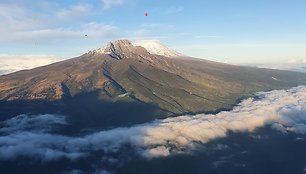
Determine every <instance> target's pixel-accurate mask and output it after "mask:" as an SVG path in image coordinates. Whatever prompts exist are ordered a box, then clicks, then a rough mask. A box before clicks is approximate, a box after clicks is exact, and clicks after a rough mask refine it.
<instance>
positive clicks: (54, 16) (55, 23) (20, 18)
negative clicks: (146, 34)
mask: <svg viewBox="0 0 306 174" xmlns="http://www.w3.org/2000/svg"><path fill="white" fill-rule="evenodd" d="M29 4H30V5H29ZM33 8H35V9H40V10H32V9H33ZM92 9H93V7H92V6H91V5H89V4H85V3H83V4H80V3H79V4H72V5H70V6H66V7H63V8H59V6H58V4H56V3H48V2H45V3H40V2H39V1H38V2H31V3H13V2H11V3H0V21H1V23H0V43H1V42H2V43H7V42H12V43H15V44H16V43H31V44H33V43H37V44H45V43H59V42H63V41H75V40H77V39H82V38H84V36H85V35H86V34H87V35H88V36H90V37H88V38H91V39H92V38H95V37H97V38H98V39H102V38H104V37H105V38H109V37H112V36H114V35H115V34H116V33H117V29H118V28H117V27H116V26H112V25H108V24H102V23H93V22H88V21H87V20H86V17H88V16H90V15H91V14H92V13H93V12H92V11H93V10H92ZM71 23H72V24H73V25H71ZM67 26H71V27H67Z"/></svg>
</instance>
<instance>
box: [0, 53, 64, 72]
mask: <svg viewBox="0 0 306 174" xmlns="http://www.w3.org/2000/svg"><path fill="white" fill-rule="evenodd" d="M61 60H64V59H63V58H59V57H55V56H49V55H9V54H0V75H1V74H7V73H12V72H15V71H19V70H23V69H31V68H35V67H38V66H43V65H48V64H51V63H54V62H58V61H61Z"/></svg>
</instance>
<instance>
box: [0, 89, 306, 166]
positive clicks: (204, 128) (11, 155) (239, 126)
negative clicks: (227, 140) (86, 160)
mask: <svg viewBox="0 0 306 174" xmlns="http://www.w3.org/2000/svg"><path fill="white" fill-rule="evenodd" d="M1 124H2V125H1V127H2V128H1V129H0V135H2V136H1V137H0V160H14V159H16V158H17V157H22V156H25V157H32V158H36V159H40V160H42V161H53V160H57V159H61V158H67V159H70V160H77V159H78V158H82V157H86V156H88V155H90V153H92V152H97V151H102V152H103V153H104V154H105V155H107V154H112V153H117V152H119V151H120V150H121V149H122V148H124V147H126V146H131V147H133V148H134V149H135V151H136V152H138V153H139V154H140V155H141V156H143V157H145V158H148V159H150V158H154V157H166V156H169V155H171V154H177V153H188V152H190V151H192V150H194V149H196V148H197V147H198V146H199V145H201V144H203V143H206V142H208V141H210V140H213V139H216V138H219V137H225V136H226V135H227V132H228V131H234V132H241V131H246V132H252V131H254V130H255V129H256V128H258V127H262V126H265V125H271V127H272V128H274V129H275V130H278V131H281V132H283V133H286V132H295V133H300V134H306V87H305V86H300V87H295V88H292V89H289V90H275V91H270V92H261V93H258V94H257V95H256V96H255V97H254V98H249V99H246V100H244V101H242V102H241V103H240V104H239V105H238V106H236V107H234V108H233V110H232V111H223V112H220V113H218V114H215V115H213V114H198V115H194V116H190V115H186V116H180V117H174V118H168V119H164V120H156V121H154V122H150V123H146V124H141V125H135V126H132V127H125V128H115V129H111V130H106V131H100V132H94V133H92V134H88V135H86V136H80V137H69V136H64V135H59V134H55V133H52V130H54V129H56V128H57V127H58V126H59V125H61V126H65V125H66V124H67V123H66V122H65V118H64V117H63V116H56V115H38V116H26V115H21V116H17V117H15V118H12V119H10V120H7V121H5V122H2V123H1ZM40 125H45V126H44V127H42V126H40Z"/></svg>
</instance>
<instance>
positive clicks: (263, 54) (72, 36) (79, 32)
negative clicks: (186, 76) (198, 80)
mask: <svg viewBox="0 0 306 174" xmlns="http://www.w3.org/2000/svg"><path fill="white" fill-rule="evenodd" d="M305 9H306V1H305V0H291V1H289V0H254V1H251V0H248V1H247V0H195V1H186V0H175V1H174V0H91V1H89V0H87V1H85V0H65V1H63V0H49V1H47V0H15V1H11V0H1V1H0V21H1V23H0V56H1V55H6V56H7V57H8V58H9V56H10V55H50V56H52V57H63V58H70V57H74V56H78V55H80V54H82V53H84V52H87V51H88V50H91V49H95V48H98V47H101V46H103V45H104V44H106V43H107V42H109V41H111V40H115V39H121V38H126V39H130V40H143V39H158V40H160V41H161V42H162V43H164V44H165V45H167V46H169V47H171V48H174V49H176V50H178V51H180V52H183V53H184V54H186V55H190V56H194V57H200V58H206V59H210V60H215V61H220V62H228V63H244V64H251V63H254V64H255V63H256V64H257V63H258V64H264V63H266V64H273V63H276V62H282V63H305V64H306V49H305V48H306V22H305V19H306V13H305ZM145 12H148V13H149V16H148V17H145V16H144V15H143V14H144V13H145ZM85 35H87V37H86V36H85Z"/></svg>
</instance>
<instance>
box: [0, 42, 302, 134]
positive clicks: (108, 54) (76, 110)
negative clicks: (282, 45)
mask: <svg viewBox="0 0 306 174" xmlns="http://www.w3.org/2000/svg"><path fill="white" fill-rule="evenodd" d="M305 82H306V74H304V73H297V72H289V71H279V70H270V69H258V68H251V67H240V66H233V65H228V64H222V63H216V62H211V61H207V60H202V59H195V58H188V57H185V58H182V57H181V58H175V57H171V56H170V57H166V56H161V55H156V54H151V53H149V52H148V51H147V50H146V49H145V48H143V47H141V46H134V45H133V44H131V43H130V42H129V41H128V40H118V41H114V42H111V43H109V44H108V45H107V46H106V47H104V48H100V49H96V50H93V51H89V52H88V53H85V54H83V55H81V56H79V57H76V58H72V59H69V60H66V61H62V62H57V63H54V64H50V65H47V66H42V67H38V68H34V69H31V70H23V71H19V72H16V73H12V74H8V75H3V76H0V108H1V109H0V119H1V120H4V119H7V118H9V117H12V116H15V115H17V114H21V113H33V114H34V113H57V114H65V115H68V116H69V118H70V121H71V122H72V123H74V124H75V125H79V127H82V128H84V127H96V126H98V127H110V126H118V125H126V124H134V123H141V122H145V121H149V120H152V119H156V118H163V117H168V116H175V115H181V114H186V113H199V112H215V111H218V110H221V109H229V108H230V107H232V106H233V105H234V104H235V103H236V102H237V100H239V99H241V98H242V97H245V96H251V95H253V94H254V93H255V92H257V91H266V90H271V89H281V88H289V87H292V86H296V85H302V84H305Z"/></svg>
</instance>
